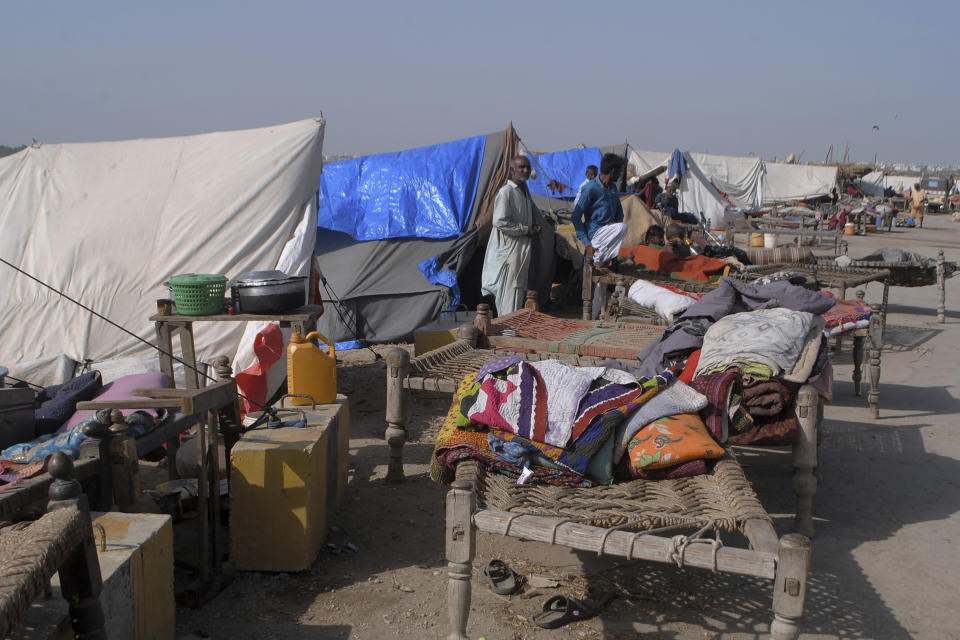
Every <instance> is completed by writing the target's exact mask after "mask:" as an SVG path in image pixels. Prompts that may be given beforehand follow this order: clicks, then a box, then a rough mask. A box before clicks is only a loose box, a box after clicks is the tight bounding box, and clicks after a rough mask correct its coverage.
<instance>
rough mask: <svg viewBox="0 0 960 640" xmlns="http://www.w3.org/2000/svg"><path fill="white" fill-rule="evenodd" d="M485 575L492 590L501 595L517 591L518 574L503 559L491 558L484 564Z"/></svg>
mask: <svg viewBox="0 0 960 640" xmlns="http://www.w3.org/2000/svg"><path fill="white" fill-rule="evenodd" d="M483 577H484V578H486V579H487V582H488V583H490V590H491V591H493V592H494V593H496V594H497V595H501V596H509V595H510V594H512V593H515V592H516V591H517V587H518V586H519V584H518V583H517V575H516V574H515V573H514V572H513V569H511V568H510V567H508V566H507V563H506V562H504V561H503V560H491V561H490V562H488V563H487V564H485V565H483Z"/></svg>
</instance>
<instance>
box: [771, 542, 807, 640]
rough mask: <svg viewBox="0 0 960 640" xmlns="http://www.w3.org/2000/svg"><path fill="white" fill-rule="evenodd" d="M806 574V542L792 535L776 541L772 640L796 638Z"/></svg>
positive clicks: (805, 589) (804, 593)
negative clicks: (777, 546) (777, 542)
mask: <svg viewBox="0 0 960 640" xmlns="http://www.w3.org/2000/svg"><path fill="white" fill-rule="evenodd" d="M809 573H810V540H809V539H807V538H806V537H804V536H802V535H798V534H796V533H788V534H787V535H785V536H783V537H782V538H780V547H779V549H778V550H777V575H776V578H775V579H774V583H773V622H772V623H771V624H770V637H771V638H773V640H796V638H797V637H798V636H799V635H800V627H799V624H798V623H799V622H800V617H801V616H802V615H803V604H804V601H805V600H806V597H807V576H808V575H809Z"/></svg>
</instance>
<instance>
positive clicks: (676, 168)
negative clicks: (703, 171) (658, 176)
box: [667, 149, 687, 180]
mask: <svg viewBox="0 0 960 640" xmlns="http://www.w3.org/2000/svg"><path fill="white" fill-rule="evenodd" d="M686 172H687V165H686V164H685V163H684V160H683V153H682V152H681V151H680V149H674V150H673V155H672V156H670V166H669V167H667V180H673V177H674V176H680V177H681V178H682V177H683V174H685V173H686Z"/></svg>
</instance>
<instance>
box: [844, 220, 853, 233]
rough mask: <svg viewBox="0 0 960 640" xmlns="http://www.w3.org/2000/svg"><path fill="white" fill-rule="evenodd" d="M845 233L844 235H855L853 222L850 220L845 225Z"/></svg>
mask: <svg viewBox="0 0 960 640" xmlns="http://www.w3.org/2000/svg"><path fill="white" fill-rule="evenodd" d="M843 233H844V235H848V236H852V235H854V233H853V223H852V222H848V223H847V224H845V225H843Z"/></svg>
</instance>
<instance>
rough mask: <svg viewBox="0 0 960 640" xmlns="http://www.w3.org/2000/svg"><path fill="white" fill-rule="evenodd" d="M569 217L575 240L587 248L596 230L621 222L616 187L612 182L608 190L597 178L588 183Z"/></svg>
mask: <svg viewBox="0 0 960 640" xmlns="http://www.w3.org/2000/svg"><path fill="white" fill-rule="evenodd" d="M570 217H571V218H572V220H573V227H574V229H576V230H577V238H579V239H580V241H581V242H582V243H583V244H584V246H589V245H590V241H591V240H592V239H593V234H595V233H596V232H597V229H599V228H600V227H603V226H606V225H608V224H610V223H611V222H623V207H622V206H621V205H620V195H619V194H618V193H617V188H616V186H615V185H614V184H613V182H611V183H610V187H609V188H607V187H605V186H603V183H602V182H600V178H599V177H596V178H594V179H593V180H591V181H590V182H588V183H587V184H586V185H585V186H584V187H583V191H581V192H580V199H579V200H577V204H576V206H574V208H573V213H572V214H571V215H570Z"/></svg>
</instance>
